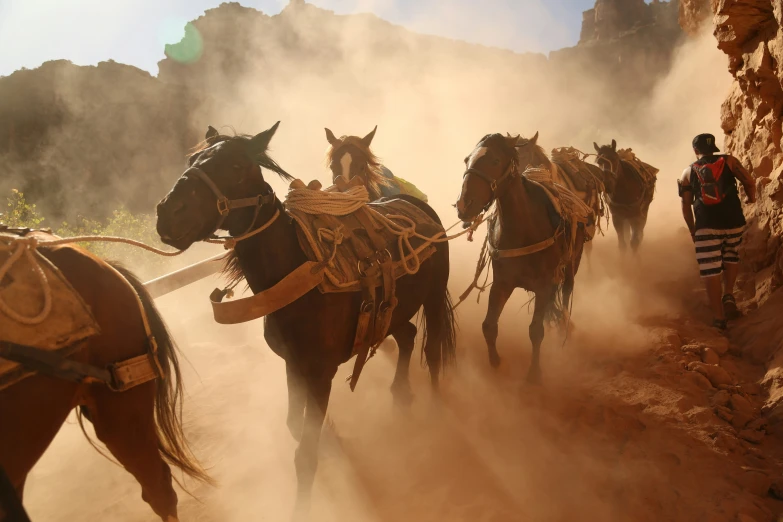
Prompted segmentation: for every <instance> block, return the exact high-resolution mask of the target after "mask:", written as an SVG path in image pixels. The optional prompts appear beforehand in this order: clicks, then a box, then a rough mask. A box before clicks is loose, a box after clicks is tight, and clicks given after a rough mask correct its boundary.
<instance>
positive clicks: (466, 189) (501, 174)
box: [455, 134, 522, 223]
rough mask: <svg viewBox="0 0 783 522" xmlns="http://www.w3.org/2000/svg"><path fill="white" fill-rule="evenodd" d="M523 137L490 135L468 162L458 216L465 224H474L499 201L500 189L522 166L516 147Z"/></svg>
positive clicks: (458, 201)
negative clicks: (476, 219)
mask: <svg viewBox="0 0 783 522" xmlns="http://www.w3.org/2000/svg"><path fill="white" fill-rule="evenodd" d="M521 140H522V138H520V137H519V136H503V135H502V134H488V135H487V136H484V137H483V138H482V139H481V141H479V142H478V144H477V145H476V147H475V148H474V149H473V152H471V153H470V155H468V157H466V158H465V174H464V175H463V177H462V191H461V192H460V195H459V200H457V204H456V205H455V206H456V208H457V216H458V217H459V219H461V220H462V221H463V222H465V223H469V222H471V221H473V219H475V218H476V216H478V215H479V214H480V213H481V212H482V211H484V210H486V209H487V208H489V206H490V204H492V202H493V201H494V200H495V197H496V196H497V191H498V188H499V187H500V186H502V184H503V183H504V182H505V181H506V179H508V177H509V176H510V175H512V174H513V173H515V172H516V171H517V167H518V165H519V163H518V160H517V151H516V149H515V147H516V146H517V145H518V143H519V142H520V141H521Z"/></svg>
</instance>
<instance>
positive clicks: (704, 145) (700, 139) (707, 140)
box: [693, 134, 720, 154]
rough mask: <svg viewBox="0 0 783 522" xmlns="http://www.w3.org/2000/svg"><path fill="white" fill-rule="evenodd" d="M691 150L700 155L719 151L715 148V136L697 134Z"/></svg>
mask: <svg viewBox="0 0 783 522" xmlns="http://www.w3.org/2000/svg"><path fill="white" fill-rule="evenodd" d="M693 150H695V151H696V152H698V153H700V154H712V153H713V152H720V149H719V148H718V147H716V146H715V136H713V135H712V134H699V135H698V136H696V137H695V138H693Z"/></svg>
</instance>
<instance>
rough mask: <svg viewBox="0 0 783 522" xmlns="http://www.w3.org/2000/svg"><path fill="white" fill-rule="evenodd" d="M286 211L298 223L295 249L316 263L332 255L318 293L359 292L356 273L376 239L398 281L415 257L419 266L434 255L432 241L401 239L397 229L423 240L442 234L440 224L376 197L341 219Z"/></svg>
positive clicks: (416, 210) (415, 210)
mask: <svg viewBox="0 0 783 522" xmlns="http://www.w3.org/2000/svg"><path fill="white" fill-rule="evenodd" d="M287 212H288V214H289V215H291V217H293V219H294V220H295V221H296V223H297V224H298V225H299V226H298V227H297V234H298V238H299V245H300V246H301V247H302V250H303V251H304V252H305V254H306V255H307V257H308V259H309V260H310V261H317V262H322V261H324V260H329V259H330V258H332V256H333V259H332V260H331V262H329V264H328V266H327V268H326V270H325V275H326V277H324V280H323V282H322V283H321V284H320V285H319V286H318V288H319V290H320V291H321V292H322V293H331V292H359V291H361V284H360V282H359V279H360V277H361V272H362V271H363V270H364V269H363V267H366V266H367V260H368V259H369V258H371V257H372V256H374V255H375V254H376V253H377V252H378V251H379V248H377V246H376V242H377V241H378V238H382V242H383V244H384V249H385V251H387V252H388V253H389V254H390V255H391V257H392V261H393V274H394V278H395V279H399V278H400V277H402V276H404V275H405V274H406V273H407V271H406V269H405V266H408V267H409V268H410V269H413V268H414V267H415V264H416V258H418V262H424V261H425V260H426V259H428V258H429V257H430V256H431V255H432V254H433V253H434V252H435V246H434V244H433V243H431V242H428V241H426V240H424V239H422V238H420V237H416V236H410V234H409V233H408V232H402V234H403V235H402V236H401V235H400V234H401V230H403V229H409V232H412V231H413V230H415V232H416V233H417V234H419V235H420V236H423V237H426V238H437V237H439V236H441V235H445V231H444V229H443V226H442V225H440V224H439V223H438V222H437V221H435V220H434V219H433V218H432V217H430V216H429V215H428V214H427V213H426V212H425V211H424V210H422V209H421V208H419V207H418V206H416V205H414V204H413V203H410V202H408V201H405V200H402V199H387V198H381V199H380V200H378V201H374V202H372V203H368V204H366V205H364V206H363V207H361V208H359V209H358V210H357V211H355V212H353V213H351V214H348V215H346V216H333V215H328V214H309V213H305V212H302V211H299V210H296V209H290V208H289V209H288V210H287ZM384 217H385V218H386V219H388V220H390V221H392V222H393V223H394V224H395V225H397V226H396V227H391V228H392V229H394V230H395V231H396V232H397V233H394V231H393V230H392V229H390V227H389V226H388V225H387V224H386V223H384V221H385V220H384V219H383V218H384ZM366 225H367V226H366ZM368 226H369V227H370V228H371V230H370V231H368V230H367V227H368ZM372 236H375V238H376V240H375V242H374V241H373V238H372ZM335 242H337V244H335ZM333 253H334V255H333ZM378 277H380V276H378ZM379 282H380V281H379Z"/></svg>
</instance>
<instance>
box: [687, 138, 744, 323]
mask: <svg viewBox="0 0 783 522" xmlns="http://www.w3.org/2000/svg"><path fill="white" fill-rule="evenodd" d="M693 152H694V153H695V154H696V161H695V162H694V163H692V164H691V165H689V166H688V167H687V168H686V169H685V170H684V171H683V173H682V176H681V178H680V179H679V180H677V184H678V186H679V194H680V198H681V199H682V215H683V218H684V219H685V223H686V224H687V225H688V230H690V233H691V237H692V238H693V242H694V245H695V247H696V260H697V261H698V263H699V273H700V275H701V277H702V280H703V281H704V286H705V288H706V290H707V297H708V299H709V303H710V308H711V309H712V313H713V316H714V322H713V326H715V327H717V328H718V329H720V330H725V329H726V323H727V320H731V319H736V318H738V317H739V316H740V315H741V314H740V312H739V310H738V309H737V302H736V300H735V298H734V282H735V281H736V280H737V274H738V273H739V263H740V256H739V246H740V243H741V242H742V233H743V231H744V228H745V215H744V214H743V212H742V203H740V198H739V191H738V189H737V181H739V182H740V183H742V186H743V188H744V189H745V195H746V200H745V201H746V202H747V203H753V202H755V201H756V185H755V184H754V182H753V178H752V177H751V176H750V174H749V173H748V171H747V170H746V169H745V167H743V166H742V164H741V163H740V161H739V160H738V159H737V158H735V157H734V156H731V155H728V154H718V152H720V149H718V147H717V146H716V145H715V136H713V135H712V134H699V135H698V136H696V137H695V138H694V139H693Z"/></svg>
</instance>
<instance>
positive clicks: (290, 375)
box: [285, 361, 307, 441]
mask: <svg viewBox="0 0 783 522" xmlns="http://www.w3.org/2000/svg"><path fill="white" fill-rule="evenodd" d="M285 374H286V380H287V381H288V418H287V419H286V424H287V425H288V431H290V432H291V436H292V437H293V438H294V440H297V441H299V440H301V439H302V423H303V422H304V414H305V404H306V402H307V388H306V386H305V383H304V380H303V379H302V376H301V374H300V373H299V370H298V369H297V368H296V365H294V364H293V363H290V362H287V361H286V364H285Z"/></svg>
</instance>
